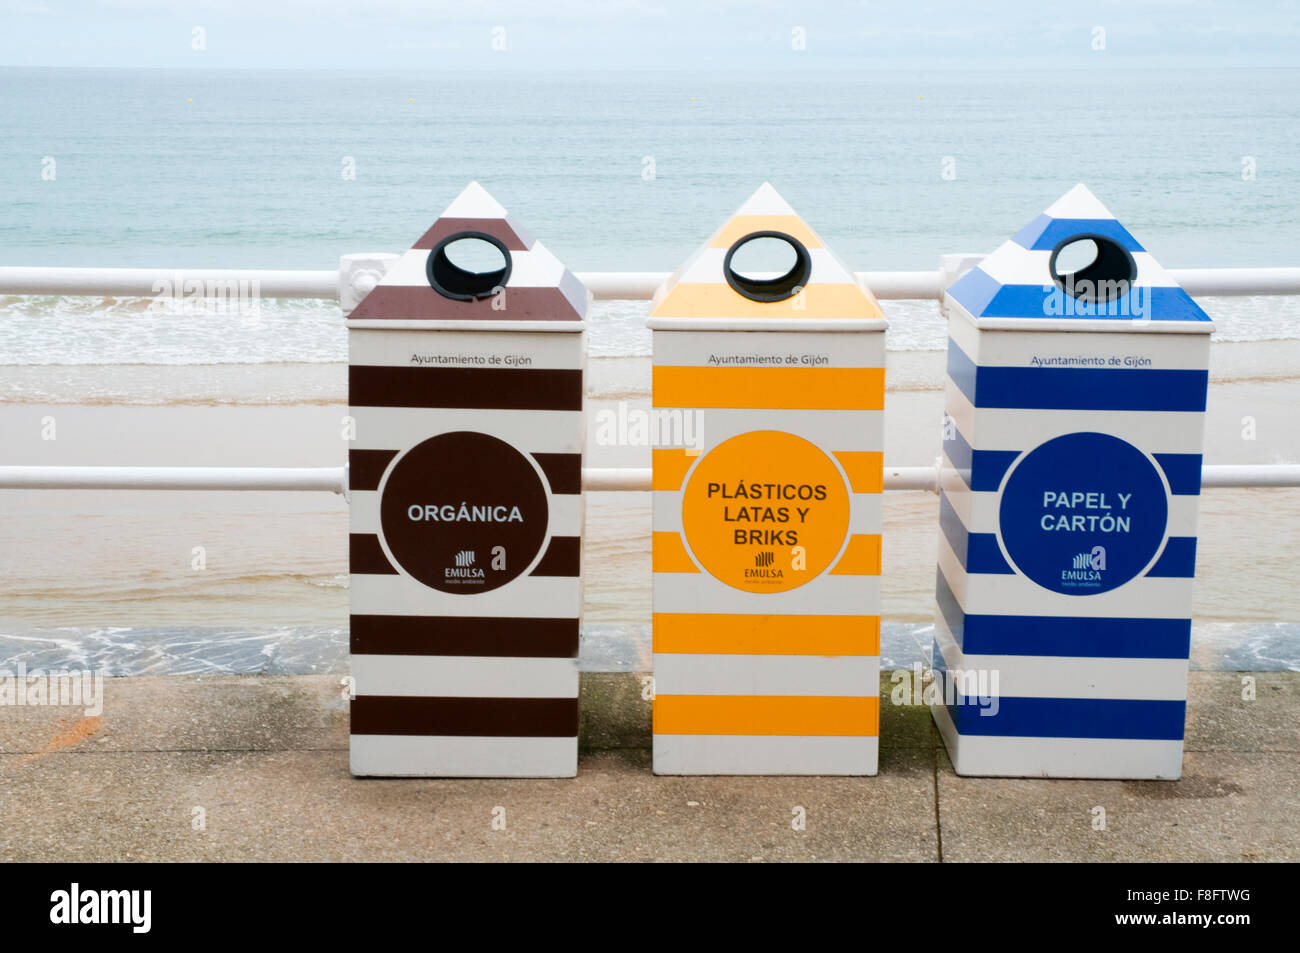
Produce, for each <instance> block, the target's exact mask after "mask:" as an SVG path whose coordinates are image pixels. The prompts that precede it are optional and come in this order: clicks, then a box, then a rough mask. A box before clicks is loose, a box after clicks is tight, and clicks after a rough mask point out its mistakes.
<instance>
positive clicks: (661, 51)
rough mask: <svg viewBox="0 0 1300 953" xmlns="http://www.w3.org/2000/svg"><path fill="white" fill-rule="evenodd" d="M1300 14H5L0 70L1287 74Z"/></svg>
mask: <svg viewBox="0 0 1300 953" xmlns="http://www.w3.org/2000/svg"><path fill="white" fill-rule="evenodd" d="M1297 54H1300V0H1235V2H1234V0H1080V2H1071V3H1062V2H1060V0H1002V2H998V0H938V2H927V0H870V2H850V0H838V2H830V0H801V2H786V3H779V2H774V0H712V2H711V0H603V2H602V0H591V2H587V0H424V2H420V0H350V2H345V0H191V2H185V0H179V2H164V0H0V65H4V66H45V67H154V68H193V69H231V68H234V69H331V70H337V69H343V70H356V69H402V70H434V69H437V70H501V69H506V70H528V71H536V70H561V69H600V70H606V69H674V70H676V69H723V70H747V69H748V70H753V69H761V70H804V69H846V68H847V69H871V68H882V69H892V68H931V69H1006V68H1025V69H1061V68H1095V67H1096V65H1097V64H1098V60H1099V59H1100V60H1104V61H1105V62H1106V63H1107V64H1108V65H1109V64H1113V65H1116V66H1122V67H1158V68H1166V67H1207V68H1214V67H1256V66H1262V67H1268V66H1295V65H1297V61H1298V59H1300V57H1298V56H1297Z"/></svg>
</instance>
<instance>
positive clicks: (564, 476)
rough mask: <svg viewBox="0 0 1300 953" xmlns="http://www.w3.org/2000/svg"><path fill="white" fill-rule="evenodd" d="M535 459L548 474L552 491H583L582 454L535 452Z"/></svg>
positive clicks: (548, 481) (547, 480)
mask: <svg viewBox="0 0 1300 953" xmlns="http://www.w3.org/2000/svg"><path fill="white" fill-rule="evenodd" d="M533 459H534V460H536V461H537V465H538V466H539V467H541V468H542V472H543V473H545V474H546V482H547V483H549V484H550V485H551V492H552V493H581V492H582V454H580V453H534V454H533Z"/></svg>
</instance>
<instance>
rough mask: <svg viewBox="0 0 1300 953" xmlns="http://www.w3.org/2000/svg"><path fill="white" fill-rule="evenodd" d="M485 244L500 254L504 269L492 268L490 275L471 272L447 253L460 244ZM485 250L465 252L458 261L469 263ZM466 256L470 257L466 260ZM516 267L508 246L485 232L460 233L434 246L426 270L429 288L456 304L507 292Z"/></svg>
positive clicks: (489, 271)
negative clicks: (466, 253)
mask: <svg viewBox="0 0 1300 953" xmlns="http://www.w3.org/2000/svg"><path fill="white" fill-rule="evenodd" d="M482 242H486V243H487V244H488V245H491V246H492V247H494V248H495V249H496V251H497V252H498V253H500V259H499V260H500V262H501V267H500V268H490V266H489V269H490V270H488V271H471V270H470V269H468V268H462V267H461V266H460V265H458V264H456V263H455V262H454V261H452V260H451V257H450V256H449V255H448V253H447V252H448V248H449V247H450V246H452V245H455V244H457V243H465V244H472V245H477V244H479V243H482ZM482 250H483V249H482V248H481V246H480V247H479V248H477V249H464V250H463V251H461V252H459V253H458V254H457V257H460V258H461V259H462V261H466V262H467V260H472V258H477V257H481V256H480V255H477V254H474V252H476V251H477V252H481V251H482ZM465 252H469V253H470V254H469V255H468V256H466V255H465ZM494 257H495V256H494ZM512 264H513V263H512V262H511V260H510V250H509V249H507V248H506V246H505V243H503V242H502V241H501V240H500V239H499V238H497V237H495V236H493V235H488V234H487V233H485V232H456V233H455V234H454V235H448V236H447V237H446V238H444V239H443V240H442V241H440V242H438V244H436V245H434V246H433V251H431V252H430V253H429V264H428V266H427V267H426V269H425V270H426V272H427V274H428V277H429V285H430V286H431V287H432V288H433V290H434V291H436V292H438V294H440V295H442V296H443V297H444V298H452V299H453V300H456V301H473V300H474V299H475V298H487V297H489V296H491V295H492V294H493V293H494V292H495V291H496V289H497V288H504V287H505V285H506V282H507V281H509V280H510V269H511V267H512Z"/></svg>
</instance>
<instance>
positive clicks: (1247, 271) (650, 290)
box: [0, 254, 1300, 302]
mask: <svg viewBox="0 0 1300 953" xmlns="http://www.w3.org/2000/svg"><path fill="white" fill-rule="evenodd" d="M981 257H982V256H980V255H944V256H943V258H942V261H941V264H940V267H939V268H936V269H934V270H933V271H860V272H857V277H858V280H860V281H862V282H863V283H864V284H866V286H867V287H868V288H870V289H871V290H872V293H874V294H875V296H876V297H877V298H882V299H885V300H895V301H896V300H919V301H938V300H940V299H941V298H942V297H943V292H944V289H945V288H947V287H948V285H950V284H952V282H953V281H955V280H956V279H957V278H958V277H960V275H961V274H962V273H964V272H965V271H966V270H967V269H968V268H970V267H972V266H973V265H975V264H977V263H978V262H979V261H980V258H981ZM396 258H397V256H396V255H390V254H371V255H344V256H343V258H342V260H341V262H340V265H339V268H338V270H336V271H289V270H271V269H252V268H244V269H239V268H231V269H218V268H205V269H167V268H43V267H27V266H16V267H15V266H9V267H3V268H0V294H7V295H115V296H122V297H140V298H149V297H153V296H155V295H158V294H161V293H163V290H164V289H166V290H167V293H168V294H169V295H170V294H171V293H172V289H175V290H176V293H178V294H179V293H180V292H181V290H182V289H183V288H185V287H186V285H187V284H189V283H191V282H198V283H201V285H202V286H203V287H208V286H211V285H218V286H227V287H230V286H232V285H233V286H234V287H238V286H239V285H240V283H244V285H245V286H246V287H256V289H257V293H258V294H260V295H261V297H263V298H321V299H326V300H337V301H344V302H346V301H347V300H349V298H350V297H352V298H353V300H355V297H360V296H361V295H364V294H366V293H367V292H368V291H369V290H370V289H371V288H373V287H374V282H375V281H377V280H378V278H379V277H382V274H383V272H382V269H383V267H384V266H385V264H391V262H392V261H393V260H395V259H396ZM577 275H578V278H579V280H581V281H582V283H583V284H585V285H586V286H587V287H588V288H589V289H591V292H592V294H593V295H594V296H595V297H596V298H598V299H601V300H609V299H633V300H645V299H648V298H650V297H652V296H653V295H654V292H655V289H656V288H658V287H659V285H661V284H662V283H663V281H664V279H666V278H667V277H668V272H661V271H580V272H578V273H577ZM1170 275H1172V276H1173V278H1174V280H1175V281H1177V282H1178V283H1179V284H1180V285H1182V286H1183V288H1184V289H1185V290H1186V291H1187V293H1188V294H1191V295H1195V296H1209V297H1215V296H1225V295H1229V296H1236V295H1300V268H1183V269H1171V270H1170ZM353 296H355V297H353Z"/></svg>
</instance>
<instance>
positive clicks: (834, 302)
mask: <svg viewBox="0 0 1300 953" xmlns="http://www.w3.org/2000/svg"><path fill="white" fill-rule="evenodd" d="M650 316H651V317H652V318H756V319H763V318H817V319H818V320H823V321H824V320H830V319H835V318H845V319H852V320H868V319H874V318H883V317H884V312H883V311H881V310H880V306H879V305H877V304H876V303H875V302H874V301H873V300H872V299H871V298H869V297H867V295H866V293H865V292H864V291H863V290H862V289H861V288H860V287H858V286H857V285H856V284H850V283H849V282H847V281H845V282H840V283H836V284H815V283H814V284H810V285H808V286H807V287H806V288H804V289H803V291H802V292H800V293H799V294H798V295H797V296H795V297H793V298H787V299H785V300H784V301H753V300H751V299H749V298H746V297H745V296H744V295H740V294H737V293H736V292H735V291H733V290H732V288H731V285H729V284H727V283H726V282H722V281H720V282H718V283H717V284H707V283H705V282H697V281H685V282H682V283H680V284H677V285H674V286H673V288H672V290H670V291H669V292H668V294H667V295H665V296H664V298H663V300H662V301H659V302H658V303H656V304H655V305H654V307H653V308H652V309H651V312H650Z"/></svg>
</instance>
